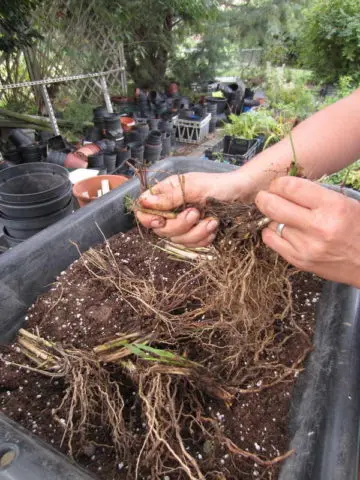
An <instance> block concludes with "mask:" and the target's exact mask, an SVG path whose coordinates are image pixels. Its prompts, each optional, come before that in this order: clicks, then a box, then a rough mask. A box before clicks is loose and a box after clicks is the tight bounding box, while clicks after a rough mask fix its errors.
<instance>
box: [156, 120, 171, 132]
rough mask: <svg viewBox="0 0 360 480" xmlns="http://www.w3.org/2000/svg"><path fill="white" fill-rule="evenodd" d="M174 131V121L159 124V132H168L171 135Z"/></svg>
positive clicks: (161, 121)
mask: <svg viewBox="0 0 360 480" xmlns="http://www.w3.org/2000/svg"><path fill="white" fill-rule="evenodd" d="M172 129H173V122H172V120H160V122H159V123H158V130H159V131H160V132H161V133H163V132H168V133H171V131H172Z"/></svg>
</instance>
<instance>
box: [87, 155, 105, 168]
mask: <svg viewBox="0 0 360 480" xmlns="http://www.w3.org/2000/svg"><path fill="white" fill-rule="evenodd" d="M88 167H89V168H104V155H103V154H102V153H95V154H94V155H89V156H88Z"/></svg>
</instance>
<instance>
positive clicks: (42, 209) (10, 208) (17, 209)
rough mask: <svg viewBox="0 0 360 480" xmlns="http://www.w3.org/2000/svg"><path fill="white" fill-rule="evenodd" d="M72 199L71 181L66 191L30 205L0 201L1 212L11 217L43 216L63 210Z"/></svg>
mask: <svg viewBox="0 0 360 480" xmlns="http://www.w3.org/2000/svg"><path fill="white" fill-rule="evenodd" d="M70 199H71V183H70V182H69V183H68V184H67V189H66V190H65V192H64V193H62V194H61V195H58V196H57V197H56V198H52V199H50V200H45V201H42V202H39V203H32V204H29V205H27V204H24V203H20V204H10V203H4V202H0V213H1V215H3V216H6V217H8V218H11V219H18V218H34V217H42V216H44V215H50V214H51V213H54V212H57V211H58V210H61V209H62V208H64V207H65V205H67V204H68V203H69V201H70ZM4 223H5V222H4Z"/></svg>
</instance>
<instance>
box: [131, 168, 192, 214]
mask: <svg viewBox="0 0 360 480" xmlns="http://www.w3.org/2000/svg"><path fill="white" fill-rule="evenodd" d="M180 182H181V177H178V176H172V177H169V178H167V179H166V180H164V181H162V182H160V183H157V184H156V185H154V187H152V188H151V189H150V190H146V192H144V193H143V194H142V195H141V196H140V197H139V204H140V205H141V206H142V207H144V208H151V209H154V210H163V211H166V210H172V209H173V208H176V207H179V206H180V205H183V204H184V200H185V198H184V191H183V188H182V186H181V183H180Z"/></svg>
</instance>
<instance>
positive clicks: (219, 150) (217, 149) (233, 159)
mask: <svg viewBox="0 0 360 480" xmlns="http://www.w3.org/2000/svg"><path fill="white" fill-rule="evenodd" d="M262 145H263V138H261V137H259V138H257V139H256V141H255V142H254V143H253V145H252V146H251V147H250V148H249V149H248V150H247V151H246V152H245V153H244V154H242V155H235V154H230V153H224V138H222V139H221V140H219V142H218V143H217V144H216V145H214V146H213V147H211V148H208V149H207V150H205V152H204V155H205V157H207V158H208V159H209V160H215V161H217V162H221V163H229V164H231V165H237V166H239V167H240V166H241V165H243V164H244V163H246V162H247V161H248V160H250V159H251V158H253V157H255V155H256V154H257V153H258V152H259V151H260V150H261V147H262Z"/></svg>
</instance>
